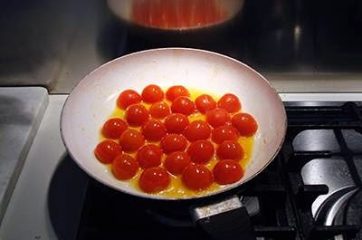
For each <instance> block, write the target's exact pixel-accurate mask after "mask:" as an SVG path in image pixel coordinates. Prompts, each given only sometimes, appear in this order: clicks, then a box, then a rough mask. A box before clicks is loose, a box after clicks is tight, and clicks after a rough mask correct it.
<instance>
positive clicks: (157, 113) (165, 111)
mask: <svg viewBox="0 0 362 240" xmlns="http://www.w3.org/2000/svg"><path fill="white" fill-rule="evenodd" d="M170 113H171V110H170V107H169V106H168V104H167V103H165V102H157V103H154V104H152V106H151V107H150V114H151V116H152V117H154V118H164V117H166V116H168V115H170Z"/></svg>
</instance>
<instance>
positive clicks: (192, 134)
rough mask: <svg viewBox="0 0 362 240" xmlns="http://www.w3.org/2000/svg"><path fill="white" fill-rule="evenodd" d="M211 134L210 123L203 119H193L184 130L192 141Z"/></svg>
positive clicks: (205, 137)
mask: <svg viewBox="0 0 362 240" xmlns="http://www.w3.org/2000/svg"><path fill="white" fill-rule="evenodd" d="M210 134H211V128H210V126H209V124H207V123H206V122H205V121H202V120H196V121H193V122H192V123H190V125H188V126H187V127H186V128H185V130H184V135H185V137H186V138H187V140H189V141H190V142H193V141H196V140H200V139H208V138H209V137H210Z"/></svg>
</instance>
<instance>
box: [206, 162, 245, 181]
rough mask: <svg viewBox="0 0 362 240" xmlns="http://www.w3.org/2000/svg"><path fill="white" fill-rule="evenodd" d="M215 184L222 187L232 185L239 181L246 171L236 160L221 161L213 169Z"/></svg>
mask: <svg viewBox="0 0 362 240" xmlns="http://www.w3.org/2000/svg"><path fill="white" fill-rule="evenodd" d="M213 173H214V177H215V182H217V183H218V184H220V185H225V184H231V183H235V182H237V181H239V180H240V179H241V178H242V177H243V175H244V171H243V169H242V168H241V166H240V164H239V163H238V162H236V161H234V160H230V159H228V160H221V161H219V162H218V163H217V164H216V165H215V167H214V169H213Z"/></svg>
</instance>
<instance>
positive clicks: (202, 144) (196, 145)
mask: <svg viewBox="0 0 362 240" xmlns="http://www.w3.org/2000/svg"><path fill="white" fill-rule="evenodd" d="M214 152H215V150H214V146H213V145H212V143H211V142H210V141H207V140H198V141H195V142H193V143H191V144H190V146H189V148H188V149H187V153H188V154H189V155H190V158H191V161H192V162H194V163H207V162H208V161H210V159H211V158H212V157H213V156H214Z"/></svg>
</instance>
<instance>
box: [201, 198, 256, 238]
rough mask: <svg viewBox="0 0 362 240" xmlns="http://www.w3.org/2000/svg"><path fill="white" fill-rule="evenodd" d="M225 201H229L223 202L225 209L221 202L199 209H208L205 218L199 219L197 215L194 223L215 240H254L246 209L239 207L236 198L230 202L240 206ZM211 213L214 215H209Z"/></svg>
mask: <svg viewBox="0 0 362 240" xmlns="http://www.w3.org/2000/svg"><path fill="white" fill-rule="evenodd" d="M227 201H230V200H226V201H223V202H225V204H224V205H225V206H226V207H225V206H223V205H222V204H223V202H218V203H217V204H214V205H210V206H206V207H205V206H204V207H201V208H208V211H206V212H207V216H206V217H204V216H201V217H200V214H199V215H198V217H196V219H195V223H196V224H197V225H198V226H199V227H201V229H203V230H204V231H205V232H206V233H208V234H209V235H210V236H211V237H213V238H214V239H216V240H256V236H255V233H254V231H253V227H252V225H251V222H250V217H249V214H248V212H247V210H246V208H245V207H244V206H242V205H241V203H240V200H239V199H238V198H237V200H236V199H235V198H233V199H232V201H234V203H235V202H236V203H237V202H239V203H240V205H238V204H236V205H235V204H234V203H231V204H230V202H227ZM231 205H233V206H231ZM230 206H231V207H230ZM199 209H200V207H199ZM196 211H197V210H196ZM213 211H215V214H214V213H211V214H210V212H213ZM194 212H195V209H194Z"/></svg>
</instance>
